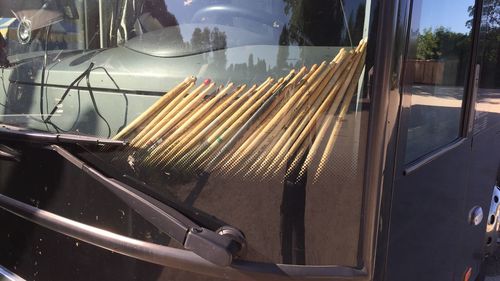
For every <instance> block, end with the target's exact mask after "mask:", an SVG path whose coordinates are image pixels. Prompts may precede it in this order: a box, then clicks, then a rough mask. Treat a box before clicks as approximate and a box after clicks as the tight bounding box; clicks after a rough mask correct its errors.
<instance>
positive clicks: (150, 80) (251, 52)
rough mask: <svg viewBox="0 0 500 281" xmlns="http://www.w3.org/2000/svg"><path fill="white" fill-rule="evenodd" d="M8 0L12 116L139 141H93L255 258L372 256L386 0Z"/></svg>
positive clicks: (4, 99) (46, 127)
mask: <svg viewBox="0 0 500 281" xmlns="http://www.w3.org/2000/svg"><path fill="white" fill-rule="evenodd" d="M8 3H11V4H9V5H11V6H10V7H6V8H5V9H4V8H3V7H2V9H1V11H0V16H1V18H0V24H1V29H0V31H1V34H2V38H3V39H2V41H1V51H2V52H1V53H0V54H1V64H2V71H1V78H2V80H1V82H2V83H3V86H2V87H0V122H1V123H2V124H3V125H5V124H8V125H15V126H17V127H23V128H29V129H35V130H43V131H50V132H54V133H56V132H58V133H72V134H85V135H93V136H99V137H104V138H114V139H119V140H125V141H128V142H129V145H128V147H127V148H126V149H123V150H114V151H113V150H102V151H97V152H93V153H95V154H96V156H98V157H99V158H101V159H103V160H105V162H106V163H107V164H109V166H112V168H114V169H116V170H119V171H120V173H121V174H126V175H127V178H132V179H134V182H140V183H141V184H142V183H145V184H147V185H149V186H151V187H152V188H154V189H155V190H156V191H157V192H158V193H161V194H162V195H164V196H166V197H168V198H169V199H170V200H175V201H176V202H178V203H179V204H182V205H183V206H185V207H186V208H193V209H196V210H201V211H203V212H205V213H208V214H210V215H213V216H216V217H217V218H219V219H220V220H222V221H224V222H226V223H227V224H230V225H233V226H235V227H237V228H239V229H241V230H242V231H243V232H244V233H245V235H246V237H247V240H248V245H249V247H248V248H249V250H248V254H247V256H246V257H245V259H248V260H256V261H266V262H274V263H287V264H310V265H331V264H339V265H347V266H357V265H358V264H359V261H358V260H357V257H358V256H359V255H358V254H359V253H358V251H359V250H360V249H358V245H361V244H362V243H359V237H360V231H361V230H362V227H361V225H360V224H361V221H362V201H363V200H362V199H363V175H364V173H363V169H364V166H365V165H364V164H365V150H366V147H367V145H366V139H367V132H368V116H369V110H370V99H369V95H367V87H366V85H365V84H366V83H365V81H366V80H367V79H364V78H365V73H369V71H370V68H371V67H372V63H371V61H370V60H369V59H366V58H369V57H370V56H369V54H370V53H369V52H371V51H372V48H371V47H367V46H369V45H367V39H366V38H367V36H368V33H369V29H370V28H371V26H370V24H369V23H370V16H369V15H370V1H365V0H342V1H340V0H332V1H308V0H293V1H292V0H254V1H247V0H165V1H163V0H127V1H122V0H113V1H98V0H87V1H81V0H75V1H71V0H65V1H55V0H47V1H41V0H40V1H9V2H8ZM7 6H8V5H7ZM370 46H371V45H370Z"/></svg>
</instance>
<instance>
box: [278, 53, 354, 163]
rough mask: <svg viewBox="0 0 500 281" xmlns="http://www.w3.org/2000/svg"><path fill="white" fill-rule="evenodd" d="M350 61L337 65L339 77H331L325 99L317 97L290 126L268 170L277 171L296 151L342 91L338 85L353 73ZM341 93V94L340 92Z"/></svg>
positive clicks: (349, 58) (343, 82) (343, 83)
mask: <svg viewBox="0 0 500 281" xmlns="http://www.w3.org/2000/svg"><path fill="white" fill-rule="evenodd" d="M351 61H352V59H351V57H350V56H349V57H348V58H347V59H346V60H345V61H344V63H342V64H341V65H340V66H339V68H338V69H339V72H337V74H338V75H340V77H339V78H338V80H337V79H332V82H334V85H333V88H332V89H330V90H329V91H328V92H327V95H325V96H326V99H325V100H322V99H318V100H317V101H316V102H315V104H314V105H313V107H312V110H311V109H309V108H307V109H306V112H307V113H306V114H305V117H304V118H303V119H302V121H301V122H300V124H299V126H298V127H297V128H292V130H293V134H292V136H291V137H290V138H289V139H288V141H287V143H286V145H285V146H283V147H282V149H281V150H280V152H279V153H278V155H277V156H276V157H275V158H274V159H273V162H272V163H271V165H270V166H269V171H277V170H278V169H280V168H281V166H282V165H284V164H285V163H286V161H288V160H289V159H290V158H291V156H292V155H293V154H295V153H296V150H297V149H298V148H299V146H300V145H301V144H302V142H303V141H304V140H305V138H306V137H307V136H308V135H309V133H310V132H311V130H312V129H313V128H314V126H315V125H316V121H317V119H318V118H319V117H320V116H321V115H322V114H323V113H324V112H325V111H326V109H328V107H329V106H330V104H331V103H332V102H333V100H334V98H335V97H336V96H337V94H338V93H337V91H338V90H340V91H342V87H343V86H342V87H340V85H345V84H347V85H348V83H350V79H351V78H352V75H353V69H354V68H355V67H354V66H352V63H351ZM344 70H345V71H344ZM327 82H328V81H327ZM341 94H342V95H343V93H342V92H341Z"/></svg>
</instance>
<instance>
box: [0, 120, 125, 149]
mask: <svg viewBox="0 0 500 281" xmlns="http://www.w3.org/2000/svg"><path fill="white" fill-rule="evenodd" d="M0 138H1V139H2V140H8V141H16V142H35V143H37V144H40V143H42V144H43V143H46V144H54V143H61V144H81V145H99V146H109V147H122V146H126V145H127V143H126V142H124V141H120V140H111V139H105V138H96V137H91V136H83V135H75V134H54V133H46V132H38V131H33V130H29V129H25V128H20V127H16V126H11V125H5V124H2V125H0Z"/></svg>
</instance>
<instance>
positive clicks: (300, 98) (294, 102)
mask: <svg viewBox="0 0 500 281" xmlns="http://www.w3.org/2000/svg"><path fill="white" fill-rule="evenodd" d="M325 68H326V63H324V62H323V63H322V64H321V65H320V66H319V67H318V68H317V69H316V70H315V72H314V74H312V75H311V76H310V77H308V79H307V80H306V81H305V82H304V83H303V85H302V87H300V88H299V90H297V92H296V93H294V94H293V95H292V97H291V98H290V99H289V100H288V102H287V103H286V104H285V105H284V106H283V107H282V108H281V110H280V111H278V113H277V114H276V115H275V116H274V117H273V119H271V121H270V122H269V123H268V124H267V125H266V126H265V127H264V128H263V129H262V131H261V133H260V134H259V135H258V136H257V137H256V138H253V139H252V140H251V142H250V143H249V144H248V146H247V147H246V149H245V150H244V151H242V152H241V153H238V154H235V156H234V157H233V158H232V159H231V160H230V161H228V162H227V165H233V163H235V162H238V161H240V160H241V159H242V158H244V157H245V156H246V155H247V154H248V152H249V151H251V150H252V149H254V148H255V146H257V144H259V143H260V142H261V141H262V138H263V136H264V135H265V134H268V133H269V132H270V131H272V129H273V128H274V126H275V125H276V124H277V123H279V122H280V121H282V120H283V119H290V118H291V117H290V114H289V113H290V111H292V110H293V108H294V107H297V106H299V105H298V104H299V103H301V102H304V101H305V100H306V98H304V97H305V96H306V95H302V94H303V93H304V92H305V93H307V90H306V89H307V88H308V86H309V85H311V84H312V85H313V87H314V89H315V87H317V85H318V84H317V81H318V80H321V79H322V78H323V77H324V72H323V71H324V69H325ZM314 85H316V86H314Z"/></svg>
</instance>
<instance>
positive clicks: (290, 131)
mask: <svg viewBox="0 0 500 281" xmlns="http://www.w3.org/2000/svg"><path fill="white" fill-rule="evenodd" d="M348 60H349V57H348V56H347V55H346V53H345V51H342V50H341V52H339V55H338V56H337V57H336V59H335V60H334V61H333V62H332V64H331V65H330V69H329V73H327V75H326V76H325V77H324V79H323V80H322V81H320V84H319V86H318V87H317V90H316V91H314V92H313V93H312V95H311V96H310V97H309V99H308V101H307V103H306V104H305V105H303V107H300V108H297V110H296V111H292V112H290V113H289V114H290V115H294V114H296V115H294V116H291V118H294V119H292V120H293V121H292V123H291V124H289V125H288V126H285V127H284V131H283V133H281V134H280V136H279V140H278V141H277V142H276V143H275V144H274V146H273V147H272V148H271V150H270V151H269V152H268V154H267V155H265V157H264V159H263V161H262V162H261V163H260V164H259V165H260V167H259V169H257V173H260V172H262V171H263V170H264V169H265V168H267V169H268V170H270V169H272V168H270V167H269V165H271V167H274V165H276V164H277V163H279V162H278V160H279V159H278V158H280V157H282V156H284V151H286V150H287V149H288V148H289V147H290V146H291V145H292V142H293V140H295V138H297V136H298V134H299V133H300V131H301V130H302V128H303V127H304V126H305V123H304V122H306V121H307V118H309V117H310V115H308V114H310V107H311V106H312V104H311V103H312V102H314V101H315V100H316V99H317V97H318V96H319V95H320V94H321V93H323V92H324V89H325V88H327V87H332V86H333V85H334V83H336V81H337V80H338V79H339V76H340V75H341V74H342V73H343V69H344V68H346V67H347V65H348ZM295 112H296V113H295ZM265 174H267V172H265Z"/></svg>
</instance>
